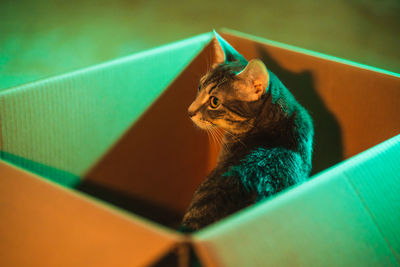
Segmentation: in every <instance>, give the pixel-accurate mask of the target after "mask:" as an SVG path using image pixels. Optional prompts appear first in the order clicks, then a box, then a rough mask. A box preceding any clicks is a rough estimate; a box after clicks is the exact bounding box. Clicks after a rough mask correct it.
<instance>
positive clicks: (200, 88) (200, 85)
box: [198, 84, 201, 92]
mask: <svg viewBox="0 0 400 267" xmlns="http://www.w3.org/2000/svg"><path fill="white" fill-rule="evenodd" d="M200 90H201V84H199V88H198V91H199V92H200Z"/></svg>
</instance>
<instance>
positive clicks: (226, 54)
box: [212, 30, 247, 67]
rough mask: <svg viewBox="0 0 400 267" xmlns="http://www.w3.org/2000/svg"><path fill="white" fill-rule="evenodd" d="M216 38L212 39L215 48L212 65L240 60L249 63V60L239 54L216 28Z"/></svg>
mask: <svg viewBox="0 0 400 267" xmlns="http://www.w3.org/2000/svg"><path fill="white" fill-rule="evenodd" d="M213 32H214V38H213V40H212V46H213V50H214V56H215V58H214V63H213V66H212V67H216V66H217V65H219V64H221V63H224V62H233V61H239V62H242V63H243V64H247V60H246V59H245V58H244V57H243V56H242V55H241V54H239V53H238V52H237V51H236V50H235V49H234V48H233V47H232V46H231V45H230V44H229V43H228V42H227V41H225V40H224V38H222V37H221V36H220V35H219V34H218V33H217V32H216V31H215V30H213Z"/></svg>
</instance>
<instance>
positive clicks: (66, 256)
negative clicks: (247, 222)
mask: <svg viewBox="0 0 400 267" xmlns="http://www.w3.org/2000/svg"><path fill="white" fill-rule="evenodd" d="M0 177H1V179H0V184H1V185H0V203H1V205H0V214H1V216H0V217H1V218H2V219H1V220H0V236H1V238H0V265H1V266H30V265H40V266H56V265H57V266H89V265H90V266H123V265H131V266H146V265H148V264H151V263H152V262H154V261H156V260H157V259H158V258H160V257H162V256H163V255H164V254H165V253H167V252H168V251H170V250H171V249H173V248H174V247H175V246H177V244H178V243H180V242H183V241H184V240H185V237H184V236H183V235H181V234H179V233H176V232H173V231H171V230H169V229H167V228H164V227H162V226H160V225H157V224H155V223H153V222H150V221H147V220H145V219H142V218H139V217H138V216H134V215H130V214H128V213H126V212H124V211H121V210H119V209H116V208H115V207H111V206H110V205H108V204H106V203H102V202H101V201H98V200H95V199H93V198H91V197H90V196H87V195H82V194H80V193H77V192H74V191H72V190H70V189H67V188H64V187H61V186H59V185H57V184H55V183H53V182H50V181H48V180H45V179H43V178H41V177H38V176H36V175H33V174H31V173H28V172H26V171H24V170H22V169H19V168H18V167H15V166H12V165H10V164H8V163H6V162H4V161H0ZM58 251H63V253H58ZM65 251H67V253H66V252H65Z"/></svg>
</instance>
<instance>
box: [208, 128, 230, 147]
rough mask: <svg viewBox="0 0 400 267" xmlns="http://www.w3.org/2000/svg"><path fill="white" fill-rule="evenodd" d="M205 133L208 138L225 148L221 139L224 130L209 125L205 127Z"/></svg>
mask: <svg viewBox="0 0 400 267" xmlns="http://www.w3.org/2000/svg"><path fill="white" fill-rule="evenodd" d="M207 134H208V137H209V139H210V140H211V141H212V142H213V143H214V144H215V145H217V146H219V147H221V148H222V149H225V147H226V144H225V143H224V141H223V138H224V130H222V129H221V128H218V127H210V128H208V129H207Z"/></svg>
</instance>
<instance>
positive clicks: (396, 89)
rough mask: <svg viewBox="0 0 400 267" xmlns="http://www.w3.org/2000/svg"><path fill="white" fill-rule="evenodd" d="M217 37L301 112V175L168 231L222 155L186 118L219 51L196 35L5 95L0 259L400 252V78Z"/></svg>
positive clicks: (206, 261)
mask: <svg viewBox="0 0 400 267" xmlns="http://www.w3.org/2000/svg"><path fill="white" fill-rule="evenodd" d="M221 33H222V36H223V37H224V38H225V39H226V40H227V41H228V42H229V43H231V44H232V45H233V46H234V47H235V48H236V49H237V50H238V51H239V52H240V53H241V54H243V55H244V56H245V57H246V58H247V59H251V58H261V59H262V60H263V61H264V62H265V63H266V65H267V67H268V68H270V69H271V71H272V72H274V73H276V74H277V75H278V77H280V79H281V80H282V81H283V83H284V84H286V85H287V87H288V88H289V89H290V90H291V91H292V93H293V94H294V95H295V96H296V98H297V99H298V100H299V101H300V103H302V104H303V105H304V106H305V107H306V108H307V109H308V110H309V111H310V113H311V115H312V117H313V119H314V123H315V134H316V136H315V137H316V138H315V153H314V158H313V164H314V173H316V175H315V176H314V177H313V178H312V179H311V181H309V182H307V183H305V184H303V185H301V186H297V187H294V188H292V189H289V190H286V191H285V192H283V193H281V194H279V195H278V196H276V197H274V198H272V199H270V200H268V201H266V202H263V203H261V204H258V205H254V206H252V207H249V208H247V209H245V210H242V211H240V212H238V213H236V214H234V215H232V216H230V217H228V218H226V219H224V220H222V221H220V222H217V223H215V224H213V225H211V226H209V227H207V228H205V229H203V230H201V231H199V232H197V233H195V234H193V235H189V236H183V235H181V234H179V233H178V232H176V231H174V230H172V229H171V228H176V227H177V226H178V224H179V218H180V216H181V215H182V214H183V212H184V210H185V208H186V207H187V205H188V203H189V201H190V200H191V197H192V194H193V192H194V190H195V189H196V187H197V186H198V185H199V183H200V182H201V181H202V179H204V177H205V176H206V174H207V173H208V172H209V171H210V170H211V169H212V168H213V166H214V165H215V163H216V157H217V154H218V150H219V147H218V146H217V144H215V143H212V142H210V141H209V140H208V138H207V135H206V134H205V133H204V132H202V131H199V130H197V129H195V127H193V125H192V123H191V122H190V120H189V118H188V117H187V112H186V110H187V107H188V106H189V104H190V103H191V101H192V100H193V99H194V97H195V94H196V87H197V83H198V80H199V78H200V76H201V75H202V74H203V73H205V71H206V70H207V68H208V65H209V64H210V62H211V60H212V56H213V54H212V50H211V46H210V45H209V42H210V40H211V38H212V34H211V33H207V34H202V35H199V36H195V37H192V38H189V39H186V40H183V41H179V42H176V43H173V44H170V45H166V46H163V47H159V48H156V49H153V50H149V51H146V52H143V53H139V54H136V55H133V56H130V57H126V58H122V59H118V60H115V61H112V62H108V63H104V64H101V65H98V66H94V67H91V68H88V69H84V70H81V71H76V72H74V73H71V74H66V75H62V76H60V77H55V78H50V79H46V80H43V81H38V82H35V83H31V84H27V85H23V86H20V87H16V88H11V89H8V90H6V91H2V92H0V157H1V159H2V161H0V214H1V216H2V217H1V218H2V220H0V265H1V266H55V265H57V266H71V265H72V266H147V265H149V264H156V266H158V265H157V264H159V265H160V264H162V263H165V261H163V260H162V259H165V257H166V255H168V253H175V252H174V251H176V250H175V248H177V247H178V248H180V249H179V251H181V253H178V254H177V257H178V258H180V259H179V261H178V262H180V265H181V266H184V265H186V264H187V257H188V254H187V253H188V251H187V250H186V249H184V248H185V247H186V244H188V243H189V244H190V246H192V247H194V248H195V253H196V254H197V256H198V257H199V258H200V261H201V262H202V263H203V265H205V266H277V265H279V266H310V265H312V266H325V265H335V266H354V265H367V266H368V265H371V266H376V265H382V266H396V264H398V263H399V262H400V256H399V255H400V236H399V233H398V231H396V230H397V226H398V225H399V224H400V213H399V208H398V207H399V206H400V197H399V194H398V193H397V192H399V190H400V162H399V156H400V136H397V137H394V138H392V137H393V136H395V135H396V134H399V133H400V116H399V115H400V108H399V105H398V104H399V102H398V101H399V99H400V75H398V74H394V73H390V72H386V71H382V70H377V69H375V68H372V67H368V66H363V65H360V64H356V63H352V62H348V61H345V60H340V59H336V58H333V57H329V56H326V55H321V54H318V53H315V52H312V51H306V50H303V49H299V48H296V47H291V46H288V45H284V44H280V43H276V42H272V41H269V40H266V39H261V38H257V37H253V36H248V35H245V34H242V33H238V32H234V31H229V30H225V31H223V32H221ZM389 138H392V139H390V140H388V139H389ZM385 140H388V141H385ZM383 141H385V142H384V143H382V142H383ZM380 143H382V144H380ZM378 144H379V145H378ZM376 145H378V146H376ZM374 146H375V147H374ZM371 147H373V148H372V149H369V148H371ZM367 149H369V150H367ZM365 150H367V151H365ZM363 151H365V152H363ZM361 152H363V153H361ZM359 153H361V154H359ZM357 154H358V155H357ZM350 157H351V158H350ZM348 158H350V159H349V160H346V159H348ZM343 160H346V161H344V162H343V163H341V162H342V161H343ZM7 162H8V163H7ZM10 163H11V165H10ZM326 169H328V170H326ZM40 176H41V177H44V178H46V179H47V180H45V179H43V178H41V177H40ZM54 182H56V183H58V184H60V185H62V186H60V185H58V184H56V183H54ZM68 187H69V188H68ZM89 194H90V195H92V196H89ZM93 196H94V197H96V198H100V199H102V200H103V201H99V200H97V199H96V198H94V197H93ZM105 201H107V202H109V203H112V205H110V204H107V203H106V202H105ZM134 203H136V204H134ZM138 203H139V204H138ZM114 205H115V206H114ZM116 206H119V207H120V208H123V209H125V210H127V211H128V212H127V211H122V210H121V209H120V208H117V207H116ZM134 214H136V215H134ZM138 215H140V216H138ZM141 216H144V217H147V218H151V219H153V220H154V221H155V222H150V221H149V220H148V219H143V218H141ZM161 217H163V218H161ZM160 223H161V224H164V225H166V226H168V227H169V228H168V227H165V226H161V225H160ZM159 260H161V262H159V263H157V262H158V261H159Z"/></svg>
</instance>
